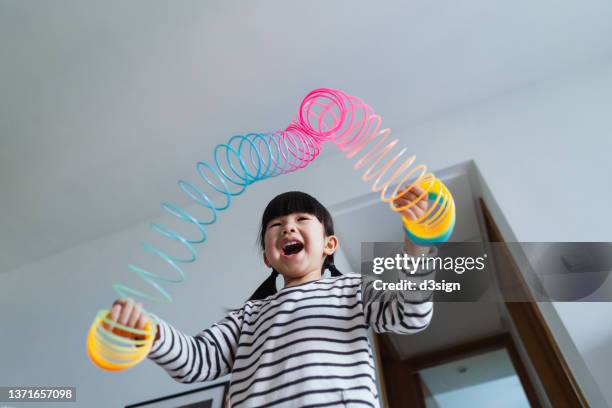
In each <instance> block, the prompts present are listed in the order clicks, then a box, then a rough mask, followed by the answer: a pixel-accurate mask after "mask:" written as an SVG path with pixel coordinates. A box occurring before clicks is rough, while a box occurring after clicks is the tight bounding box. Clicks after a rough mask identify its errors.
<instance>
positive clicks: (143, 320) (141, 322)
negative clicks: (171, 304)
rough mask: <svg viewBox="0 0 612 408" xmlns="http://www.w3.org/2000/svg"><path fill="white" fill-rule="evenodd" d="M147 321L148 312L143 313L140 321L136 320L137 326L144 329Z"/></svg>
mask: <svg viewBox="0 0 612 408" xmlns="http://www.w3.org/2000/svg"><path fill="white" fill-rule="evenodd" d="M146 323H147V314H146V313H144V312H143V313H141V314H140V318H139V319H138V322H136V328H137V329H139V330H144V328H145V324H146Z"/></svg>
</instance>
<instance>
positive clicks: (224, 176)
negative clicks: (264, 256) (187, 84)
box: [87, 88, 455, 371]
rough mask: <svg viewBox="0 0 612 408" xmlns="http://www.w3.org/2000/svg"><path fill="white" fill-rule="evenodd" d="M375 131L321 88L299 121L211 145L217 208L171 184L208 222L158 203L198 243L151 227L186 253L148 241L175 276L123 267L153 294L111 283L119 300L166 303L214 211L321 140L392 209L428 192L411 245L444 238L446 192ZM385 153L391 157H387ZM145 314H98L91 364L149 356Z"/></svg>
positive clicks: (206, 171) (348, 99)
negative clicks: (140, 319) (416, 192)
mask: <svg viewBox="0 0 612 408" xmlns="http://www.w3.org/2000/svg"><path fill="white" fill-rule="evenodd" d="M380 127H381V118H380V116H378V115H376V114H375V113H374V111H373V110H372V108H370V107H369V106H368V105H366V104H365V103H363V102H362V101H361V100H359V99H358V98H357V97H354V96H350V95H347V94H346V93H344V92H342V91H338V90H333V89H327V88H321V89H317V90H314V91H312V92H310V93H309V94H308V95H307V96H306V97H305V98H304V100H303V101H302V104H301V106H300V109H299V113H298V117H297V118H296V119H294V120H293V121H292V123H291V124H290V125H289V126H288V127H287V128H286V129H285V130H283V131H277V132H273V133H250V134H247V135H244V136H242V135H238V136H234V137H232V138H230V139H229V141H228V142H227V143H225V144H219V145H217V146H216V147H215V149H214V154H213V156H214V163H213V164H209V163H207V162H202V161H200V162H198V163H197V164H196V171H197V173H198V175H199V176H200V178H201V179H202V181H203V182H204V183H205V184H206V185H208V186H209V187H210V188H212V190H214V192H216V193H219V194H220V195H221V197H224V198H222V200H221V201H222V203H221V204H215V202H213V200H212V199H211V198H210V196H209V195H207V194H206V193H205V192H204V191H202V190H201V189H200V188H199V187H197V186H196V185H194V184H192V183H189V182H187V181H184V180H179V182H178V185H179V187H180V189H181V190H182V191H183V192H184V193H185V194H187V195H188V196H189V197H190V198H191V199H192V200H194V201H195V202H196V203H198V204H200V206H203V207H204V208H206V209H207V210H208V212H209V217H208V218H206V219H199V218H197V217H196V216H195V215H193V214H191V213H189V212H188V211H187V210H185V209H183V208H180V207H178V206H176V205H174V204H172V203H167V202H166V203H162V208H163V209H164V210H165V211H166V212H168V213H170V214H172V215H173V216H175V217H177V218H179V219H180V220H182V221H185V222H187V223H189V224H192V225H193V226H195V228H196V229H197V230H198V232H199V236H198V238H196V239H187V238H185V237H183V236H181V235H180V234H179V233H177V232H176V231H174V230H172V229H170V228H168V227H165V226H163V225H160V224H157V223H155V224H152V225H151V227H152V228H153V230H155V231H157V232H158V233H160V234H161V235H162V236H164V237H166V238H168V239H171V240H173V241H176V242H178V243H180V244H182V245H183V246H184V247H185V248H186V249H187V251H188V254H189V255H188V256H187V257H176V256H172V255H170V254H169V253H167V252H165V251H163V250H161V249H159V248H157V247H155V246H153V245H151V244H144V249H145V251H146V252H148V253H151V254H153V255H155V256H157V257H159V258H160V259H161V260H163V261H164V262H166V263H168V264H169V265H170V266H171V267H172V269H173V270H174V271H175V272H176V273H175V276H174V277H167V276H162V275H159V274H156V273H153V272H150V271H147V270H145V269H143V268H140V267H138V266H136V265H133V264H130V265H128V267H129V268H130V270H132V271H133V272H134V273H136V274H137V275H138V276H139V277H140V278H142V279H143V280H144V281H145V282H147V283H148V284H149V285H150V286H151V287H152V288H153V289H154V291H155V292H157V295H155V296H154V295H151V294H149V293H147V292H143V291H140V290H137V289H133V288H130V287H128V286H126V285H124V284H121V283H117V284H114V285H113V287H114V289H115V291H116V292H117V294H118V295H119V297H121V298H125V297H139V298H142V299H146V300H150V301H155V302H171V301H172V298H171V296H170V294H169V293H168V291H166V289H164V288H163V287H162V286H161V285H160V283H159V282H166V283H179V282H182V281H184V280H185V273H184V271H183V269H182V268H181V266H180V265H181V264H185V263H192V262H195V260H196V257H197V251H196V249H195V246H194V245H196V244H202V243H204V242H206V240H207V239H208V234H207V230H206V228H207V226H209V225H211V224H213V223H215V222H216V221H217V219H218V216H219V213H220V212H221V211H224V210H226V209H228V208H229V207H230V205H231V202H232V199H233V197H236V196H238V195H240V194H242V193H243V192H244V191H245V190H246V188H247V186H249V185H251V184H253V183H255V182H256V181H260V180H264V179H267V178H271V177H276V176H279V175H282V174H286V173H290V172H294V171H296V170H299V169H301V168H304V167H306V166H307V165H308V164H309V163H310V162H312V161H313V160H314V159H315V158H316V157H317V156H318V155H319V153H320V150H321V144H322V143H323V142H324V141H331V142H333V143H334V144H336V145H337V146H338V147H339V148H340V150H341V151H342V152H343V153H344V154H345V155H346V157H347V158H353V157H355V156H358V155H359V154H361V156H360V157H359V159H358V160H357V161H356V163H355V164H354V166H353V167H354V168H355V169H360V168H362V167H366V166H369V167H367V170H366V171H365V173H364V174H363V176H362V179H363V180H364V181H370V180H371V179H372V178H374V177H376V180H375V182H374V184H373V185H372V191H374V192H378V191H380V193H381V199H382V200H383V201H385V202H388V203H389V204H390V206H391V208H392V209H393V210H394V211H397V212H400V211H404V210H405V209H409V208H411V207H412V206H414V205H416V203H417V202H418V201H419V200H421V199H424V198H425V194H427V199H428V200H431V201H433V205H431V206H430V207H429V208H428V210H427V211H426V212H425V213H424V214H423V215H422V216H421V217H419V218H418V219H416V220H408V219H406V218H404V219H403V221H404V226H405V231H406V234H408V236H409V237H411V238H412V239H413V240H414V241H415V242H417V243H423V244H427V243H432V242H441V241H445V240H446V239H448V237H449V236H450V233H451V232H452V229H453V226H454V218H455V209H454V202H453V199H452V196H451V194H450V193H449V192H448V190H447V189H446V187H445V186H444V185H443V184H442V183H441V182H440V181H439V180H438V179H436V178H435V177H434V176H433V174H431V173H427V172H426V167H425V166H423V165H418V166H415V167H413V168H411V166H412V164H413V162H414V159H415V156H411V157H410V158H408V159H406V160H405V161H403V162H400V158H401V157H402V156H403V155H404V153H405V152H406V149H402V150H400V151H399V152H397V153H395V154H394V155H393V150H394V148H395V146H396V145H397V143H398V140H397V139H395V140H392V141H388V140H387V139H388V138H389V136H390V134H391V131H390V130H389V129H382V130H381V129H380ZM391 155H393V157H391V158H389V157H388V156H391ZM398 163H399V164H398ZM388 173H389V174H388ZM417 185H418V186H420V187H421V188H423V190H424V191H425V193H423V194H422V195H421V196H419V197H418V198H416V199H414V200H413V201H411V202H409V203H408V204H406V205H404V206H401V207H398V206H396V205H395V203H394V202H395V200H397V199H398V198H400V197H402V196H403V195H404V194H407V193H408V192H410V191H411V189H413V188H414V186H417ZM390 189H391V190H392V192H391V193H389V190H390ZM149 317H150V319H149V323H147V325H146V327H145V328H144V329H143V330H138V329H134V328H130V327H126V326H123V325H121V324H118V323H116V322H113V321H111V320H110V318H109V311H108V310H101V311H99V312H98V315H97V316H96V319H95V320H94V322H93V324H92V326H91V328H90V330H89V334H88V337H87V350H88V354H89V356H90V358H91V360H92V361H93V362H94V363H95V364H96V365H98V366H99V367H101V368H103V369H106V370H111V371H116V370H123V369H126V368H129V367H132V366H134V365H135V364H137V363H139V362H140V361H141V360H142V359H144V358H145V357H146V355H147V354H148V352H149V350H150V348H151V345H152V344H153V341H154V339H155V335H156V332H155V330H156V327H157V325H156V324H155V318H154V316H153V315H149Z"/></svg>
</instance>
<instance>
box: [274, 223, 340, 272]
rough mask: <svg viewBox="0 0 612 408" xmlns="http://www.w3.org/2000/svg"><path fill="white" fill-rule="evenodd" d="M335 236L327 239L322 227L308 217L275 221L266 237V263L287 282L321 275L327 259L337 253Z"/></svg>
mask: <svg viewBox="0 0 612 408" xmlns="http://www.w3.org/2000/svg"><path fill="white" fill-rule="evenodd" d="M337 245H338V239H337V238H336V236H335V235H330V236H327V237H326V236H325V229H324V227H323V224H322V223H321V221H319V219H318V218H317V217H315V216H314V215H312V214H308V213H293V214H289V215H285V216H282V217H278V218H274V219H273V220H271V221H270V222H269V223H268V225H267V226H266V230H265V234H264V248H265V250H264V262H265V264H266V265H267V266H268V267H272V268H274V269H276V270H277V271H278V272H279V273H280V274H282V275H283V276H284V277H285V281H286V282H287V280H288V279H289V280H292V279H298V278H301V277H304V276H306V275H308V274H316V273H319V275H320V273H321V268H322V267H323V262H324V260H325V257H326V256H327V255H331V254H333V253H334V251H335V250H336V246H337Z"/></svg>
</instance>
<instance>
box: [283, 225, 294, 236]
mask: <svg viewBox="0 0 612 408" xmlns="http://www.w3.org/2000/svg"><path fill="white" fill-rule="evenodd" d="M295 231H296V230H295V227H294V226H293V225H287V226H285V228H283V235H285V234H288V233H290V232H295Z"/></svg>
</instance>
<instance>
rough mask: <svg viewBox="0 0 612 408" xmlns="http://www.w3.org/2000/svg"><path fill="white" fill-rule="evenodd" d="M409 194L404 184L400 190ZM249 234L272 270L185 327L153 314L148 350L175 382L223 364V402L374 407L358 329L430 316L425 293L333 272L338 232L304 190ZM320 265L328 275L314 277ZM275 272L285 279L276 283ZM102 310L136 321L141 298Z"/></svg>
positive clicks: (211, 373)
mask: <svg viewBox="0 0 612 408" xmlns="http://www.w3.org/2000/svg"><path fill="white" fill-rule="evenodd" d="M415 193H416V194H418V195H420V194H421V193H422V190H421V191H419V189H417V190H415ZM416 197H417V196H416V195H414V194H412V193H409V194H408V195H407V196H406V197H405V199H409V200H413V199H415V198H416ZM405 199H404V200H405ZM397 204H398V205H403V204H405V202H398V203H397ZM426 209H427V202H426V201H422V202H419V203H418V204H417V206H415V207H413V208H412V209H410V210H406V211H405V212H404V213H403V215H405V216H406V217H409V218H411V219H415V218H416V217H419V216H421V215H422V214H423V212H424V211H425V210H426ZM259 238H260V243H261V247H262V251H263V260H264V263H265V264H266V265H267V266H268V267H270V268H272V273H271V274H270V277H269V278H268V279H266V280H265V281H264V282H263V283H262V284H261V286H260V287H259V288H258V289H257V290H256V291H255V293H253V295H252V296H251V298H250V299H249V300H248V301H247V302H246V303H245V304H244V305H243V306H242V307H241V308H240V309H238V310H235V311H232V312H231V313H229V315H228V316H227V317H226V318H224V319H223V320H221V321H220V322H218V323H217V324H214V325H213V326H212V327H210V328H208V329H206V330H204V331H202V332H200V333H199V334H197V335H195V336H188V335H186V334H183V333H181V332H180V331H178V330H177V329H175V328H173V327H172V326H171V325H170V324H168V323H167V322H165V321H163V320H162V319H159V322H158V336H157V338H156V340H155V342H154V343H153V347H152V349H151V351H150V353H149V356H148V357H149V358H150V359H151V360H152V361H154V362H155V363H157V364H158V365H159V366H161V367H163V368H164V369H165V370H166V371H167V372H168V374H169V375H170V376H171V377H172V378H174V379H175V380H176V381H179V382H183V383H192V382H196V381H210V380H214V379H216V378H218V377H220V376H223V375H226V374H228V373H231V385H230V390H229V394H230V402H231V406H232V408H240V407H269V406H274V407H298V406H299V407H306V406H308V407H318V406H325V407H345V406H370V407H378V406H379V400H378V392H377V388H376V382H375V370H374V360H373V357H372V352H371V348H370V344H369V341H368V337H367V330H368V328H370V327H372V328H373V329H374V330H375V331H377V332H386V331H389V332H394V333H404V334H410V333H415V332H418V331H420V330H423V329H424V328H425V327H427V325H428V324H429V321H430V320H431V316H432V308H433V304H432V302H431V298H428V299H427V300H425V301H417V302H415V301H410V302H409V301H407V300H406V299H404V297H403V296H402V295H394V294H392V293H385V295H388V296H386V297H383V296H378V295H368V293H367V292H371V291H372V286H371V285H368V284H367V282H366V281H365V279H364V281H363V288H362V276H361V275H359V274H346V275H342V274H341V273H340V272H339V271H338V270H337V269H336V267H335V265H334V251H335V250H336V249H337V247H338V238H337V237H336V236H335V235H334V227H333V222H332V218H331V216H330V214H329V212H328V211H327V209H326V208H325V207H324V206H323V205H321V203H319V202H318V201H317V200H316V199H315V198H313V197H311V196H310V195H308V194H305V193H301V192H288V193H284V194H281V195H279V196H277V197H275V198H274V199H273V200H272V201H271V202H270V203H269V204H268V206H267V207H266V209H265V211H264V213H263V217H262V221H261V232H260V237H259ZM405 246H406V248H405V250H406V252H407V253H408V254H410V255H414V256H417V255H422V254H425V253H429V254H430V255H431V254H432V252H429V251H430V248H428V247H419V246H416V245H414V244H412V243H411V242H410V241H409V240H408V239H405ZM432 248H433V247H432ZM433 249H434V252H435V248H433ZM325 269H329V270H330V272H331V277H330V278H323V277H322V274H323V272H324V270H325ZM279 273H280V274H281V275H282V277H283V279H284V281H285V285H284V288H283V289H281V290H280V291H278V292H277V291H276V287H275V281H276V277H277V275H278V274H279ZM418 273H419V274H427V273H428V272H427V271H420V272H418ZM362 291H363V293H362ZM372 298H374V299H376V300H375V301H364V299H372ZM111 319H112V320H115V321H118V322H119V323H122V324H126V325H128V326H130V327H137V328H142V327H144V323H145V322H146V317H145V314H144V313H143V312H142V309H141V305H140V304H136V305H134V303H133V302H132V301H131V300H118V301H116V302H115V303H114V304H113V307H112V312H111Z"/></svg>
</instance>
